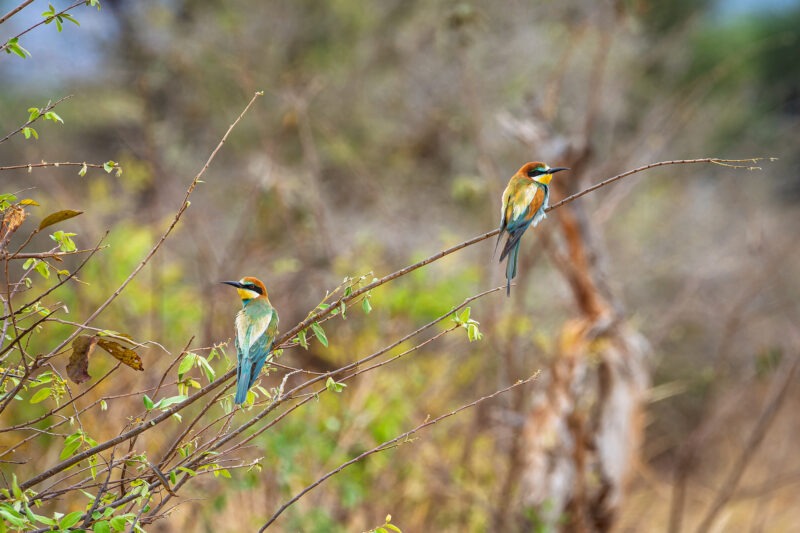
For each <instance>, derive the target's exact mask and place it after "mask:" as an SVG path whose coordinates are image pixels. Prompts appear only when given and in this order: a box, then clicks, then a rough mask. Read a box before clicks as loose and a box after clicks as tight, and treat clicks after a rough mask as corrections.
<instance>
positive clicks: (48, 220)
mask: <svg viewBox="0 0 800 533" xmlns="http://www.w3.org/2000/svg"><path fill="white" fill-rule="evenodd" d="M81 213H83V211H74V210H72V209H64V210H63V211H56V212H55V213H51V214H49V215H47V216H46V217H44V218H43V219H42V221H41V222H40V223H39V231H41V230H43V229H44V228H46V227H47V226H52V225H53V224H58V223H59V222H63V221H65V220H68V219H70V218H72V217H76V216H78V215H80V214H81Z"/></svg>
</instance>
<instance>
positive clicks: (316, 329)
mask: <svg viewBox="0 0 800 533" xmlns="http://www.w3.org/2000/svg"><path fill="white" fill-rule="evenodd" d="M311 329H312V330H314V335H316V336H317V339H319V342H320V343H321V344H322V345H323V346H324V347H326V348H327V347H328V337H326V336H325V330H324V329H322V326H320V325H319V322H314V323H313V324H311Z"/></svg>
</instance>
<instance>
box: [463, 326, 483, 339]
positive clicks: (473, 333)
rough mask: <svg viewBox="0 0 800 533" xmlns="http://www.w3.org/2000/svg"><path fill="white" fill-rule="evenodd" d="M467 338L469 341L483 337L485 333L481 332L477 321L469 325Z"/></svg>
mask: <svg viewBox="0 0 800 533" xmlns="http://www.w3.org/2000/svg"><path fill="white" fill-rule="evenodd" d="M467 338H468V339H469V342H472V341H479V340H481V339H482V338H483V333H481V332H480V330H479V329H478V326H477V324H476V323H474V322H473V323H471V324H469V325H468V326H467Z"/></svg>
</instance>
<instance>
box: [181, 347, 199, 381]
mask: <svg viewBox="0 0 800 533" xmlns="http://www.w3.org/2000/svg"><path fill="white" fill-rule="evenodd" d="M196 360H197V354H196V353H192V352H189V353H187V354H186V355H185V356H183V359H182V360H181V364H180V365H178V380H179V381H180V380H183V376H184V375H186V373H187V372H188V371H189V370H191V369H192V367H193V366H194V362H195V361H196Z"/></svg>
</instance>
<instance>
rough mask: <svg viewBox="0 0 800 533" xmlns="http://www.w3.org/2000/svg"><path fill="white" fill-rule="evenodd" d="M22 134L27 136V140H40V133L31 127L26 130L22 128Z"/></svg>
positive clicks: (26, 127)
mask: <svg viewBox="0 0 800 533" xmlns="http://www.w3.org/2000/svg"><path fill="white" fill-rule="evenodd" d="M22 134H23V135H24V136H25V138H26V139H30V138H31V137H33V138H34V139H38V138H39V133H38V132H37V131H36V130H35V129H33V128H31V127H30V126H25V127H24V128H22Z"/></svg>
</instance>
